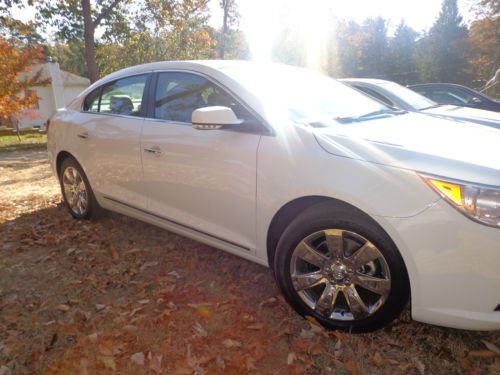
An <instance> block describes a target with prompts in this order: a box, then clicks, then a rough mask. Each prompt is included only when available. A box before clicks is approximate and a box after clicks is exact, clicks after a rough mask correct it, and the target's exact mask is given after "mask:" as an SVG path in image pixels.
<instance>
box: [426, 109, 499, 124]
mask: <svg viewBox="0 0 500 375" xmlns="http://www.w3.org/2000/svg"><path fill="white" fill-rule="evenodd" d="M422 113H425V114H429V115H437V116H444V117H450V118H453V119H454V120H457V121H462V122H474V123H477V124H481V125H487V126H492V127H494V128H497V129H500V113H498V112H493V111H485V110H484V109H477V108H468V107H458V106H455V105H442V106H439V107H435V108H429V109H425V110H423V111H422Z"/></svg>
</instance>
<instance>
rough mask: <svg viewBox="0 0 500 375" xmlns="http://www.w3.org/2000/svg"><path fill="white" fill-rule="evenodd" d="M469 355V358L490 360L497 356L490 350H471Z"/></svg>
mask: <svg viewBox="0 0 500 375" xmlns="http://www.w3.org/2000/svg"><path fill="white" fill-rule="evenodd" d="M468 355H469V357H477V358H490V357H494V356H495V355H496V354H495V353H493V352H492V351H490V350H471V351H470V352H469V354H468Z"/></svg>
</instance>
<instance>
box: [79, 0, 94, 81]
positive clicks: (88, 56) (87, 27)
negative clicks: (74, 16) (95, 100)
mask: <svg viewBox="0 0 500 375" xmlns="http://www.w3.org/2000/svg"><path fill="white" fill-rule="evenodd" d="M81 2H82V10H83V28H84V33H83V35H84V39H85V61H86V62H87V70H88V72H89V79H90V83H92V82H95V81H97V64H96V61H95V44H94V24H93V22H92V13H91V10H90V0H81Z"/></svg>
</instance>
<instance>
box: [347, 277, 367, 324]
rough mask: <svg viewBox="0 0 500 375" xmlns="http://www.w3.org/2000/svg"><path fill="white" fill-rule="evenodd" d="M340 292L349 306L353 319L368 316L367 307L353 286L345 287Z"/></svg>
mask: <svg viewBox="0 0 500 375" xmlns="http://www.w3.org/2000/svg"><path fill="white" fill-rule="evenodd" d="M342 292H343V293H344V297H345V299H346V301H347V304H348V305H349V309H350V310H351V313H352V315H353V317H354V319H363V318H366V317H367V316H368V315H370V313H369V311H368V307H367V306H366V305H365V303H364V302H363V300H362V299H361V297H360V296H359V294H358V291H357V290H356V288H355V287H354V286H353V285H350V286H348V287H345V288H344V289H343V290H342Z"/></svg>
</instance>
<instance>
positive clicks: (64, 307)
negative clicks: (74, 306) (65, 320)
mask: <svg viewBox="0 0 500 375" xmlns="http://www.w3.org/2000/svg"><path fill="white" fill-rule="evenodd" d="M70 309H71V307H69V306H68V305H65V304H60V305H57V306H56V310H59V311H64V312H66V311H69V310H70Z"/></svg>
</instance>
